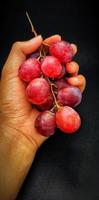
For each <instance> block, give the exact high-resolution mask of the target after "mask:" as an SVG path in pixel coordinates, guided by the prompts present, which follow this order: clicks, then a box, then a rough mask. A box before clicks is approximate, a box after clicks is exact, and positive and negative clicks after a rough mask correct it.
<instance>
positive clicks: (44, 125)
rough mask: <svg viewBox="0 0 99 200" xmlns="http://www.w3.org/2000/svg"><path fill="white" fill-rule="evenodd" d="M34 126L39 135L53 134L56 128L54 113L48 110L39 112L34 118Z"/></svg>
mask: <svg viewBox="0 0 99 200" xmlns="http://www.w3.org/2000/svg"><path fill="white" fill-rule="evenodd" d="M35 128H36V129H37V131H38V132H39V133H40V134H41V135H44V136H47V137H48V136H50V135H53V134H54V133H55V130H56V121H55V113H52V112H50V111H48V110H47V111H44V112H42V113H40V115H38V117H37V118H36V121H35Z"/></svg>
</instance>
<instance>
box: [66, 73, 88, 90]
mask: <svg viewBox="0 0 99 200" xmlns="http://www.w3.org/2000/svg"><path fill="white" fill-rule="evenodd" d="M67 82H68V83H69V84H70V85H72V86H76V87H78V88H79V89H80V90H81V92H83V91H84V89H85V87H86V79H85V77H84V76H83V75H81V74H79V75H77V76H74V77H69V78H67Z"/></svg>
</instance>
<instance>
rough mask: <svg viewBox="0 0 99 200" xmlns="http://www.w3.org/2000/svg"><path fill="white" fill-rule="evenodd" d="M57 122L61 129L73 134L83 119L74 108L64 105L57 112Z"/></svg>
mask: <svg viewBox="0 0 99 200" xmlns="http://www.w3.org/2000/svg"><path fill="white" fill-rule="evenodd" d="M56 124H57V127H58V128H59V129H60V130H61V131H63V132H65V133H67V134H72V133H74V132H76V131H77V130H78V129H79V128H80V126H81V119H80V116H79V114H78V113H77V112H76V111H75V110H74V109H73V108H71V107H69V106H64V107H60V108H59V110H58V111H57V112H56Z"/></svg>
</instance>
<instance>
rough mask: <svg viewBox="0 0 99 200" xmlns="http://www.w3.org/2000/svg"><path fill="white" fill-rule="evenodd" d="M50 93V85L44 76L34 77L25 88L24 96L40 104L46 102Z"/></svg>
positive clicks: (33, 102)
mask: <svg viewBox="0 0 99 200" xmlns="http://www.w3.org/2000/svg"><path fill="white" fill-rule="evenodd" d="M49 93H50V86H49V84H48V82H47V81H46V80H45V79H44V78H35V79H34V80H32V81H31V82H30V83H29V85H28V86H27V88H26V96H27V99H28V101H29V102H31V103H32V104H35V105H40V104H43V103H45V102H46V100H47V98H48V96H49Z"/></svg>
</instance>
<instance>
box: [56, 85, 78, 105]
mask: <svg viewBox="0 0 99 200" xmlns="http://www.w3.org/2000/svg"><path fill="white" fill-rule="evenodd" d="M81 99H82V93H81V91H80V89H79V88H77V87H74V86H68V87H67V88H62V89H60V90H58V94H57V100H58V102H59V103H61V104H62V105H63V106H66V105H67V106H71V107H75V106H77V105H78V104H80V102H81Z"/></svg>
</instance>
